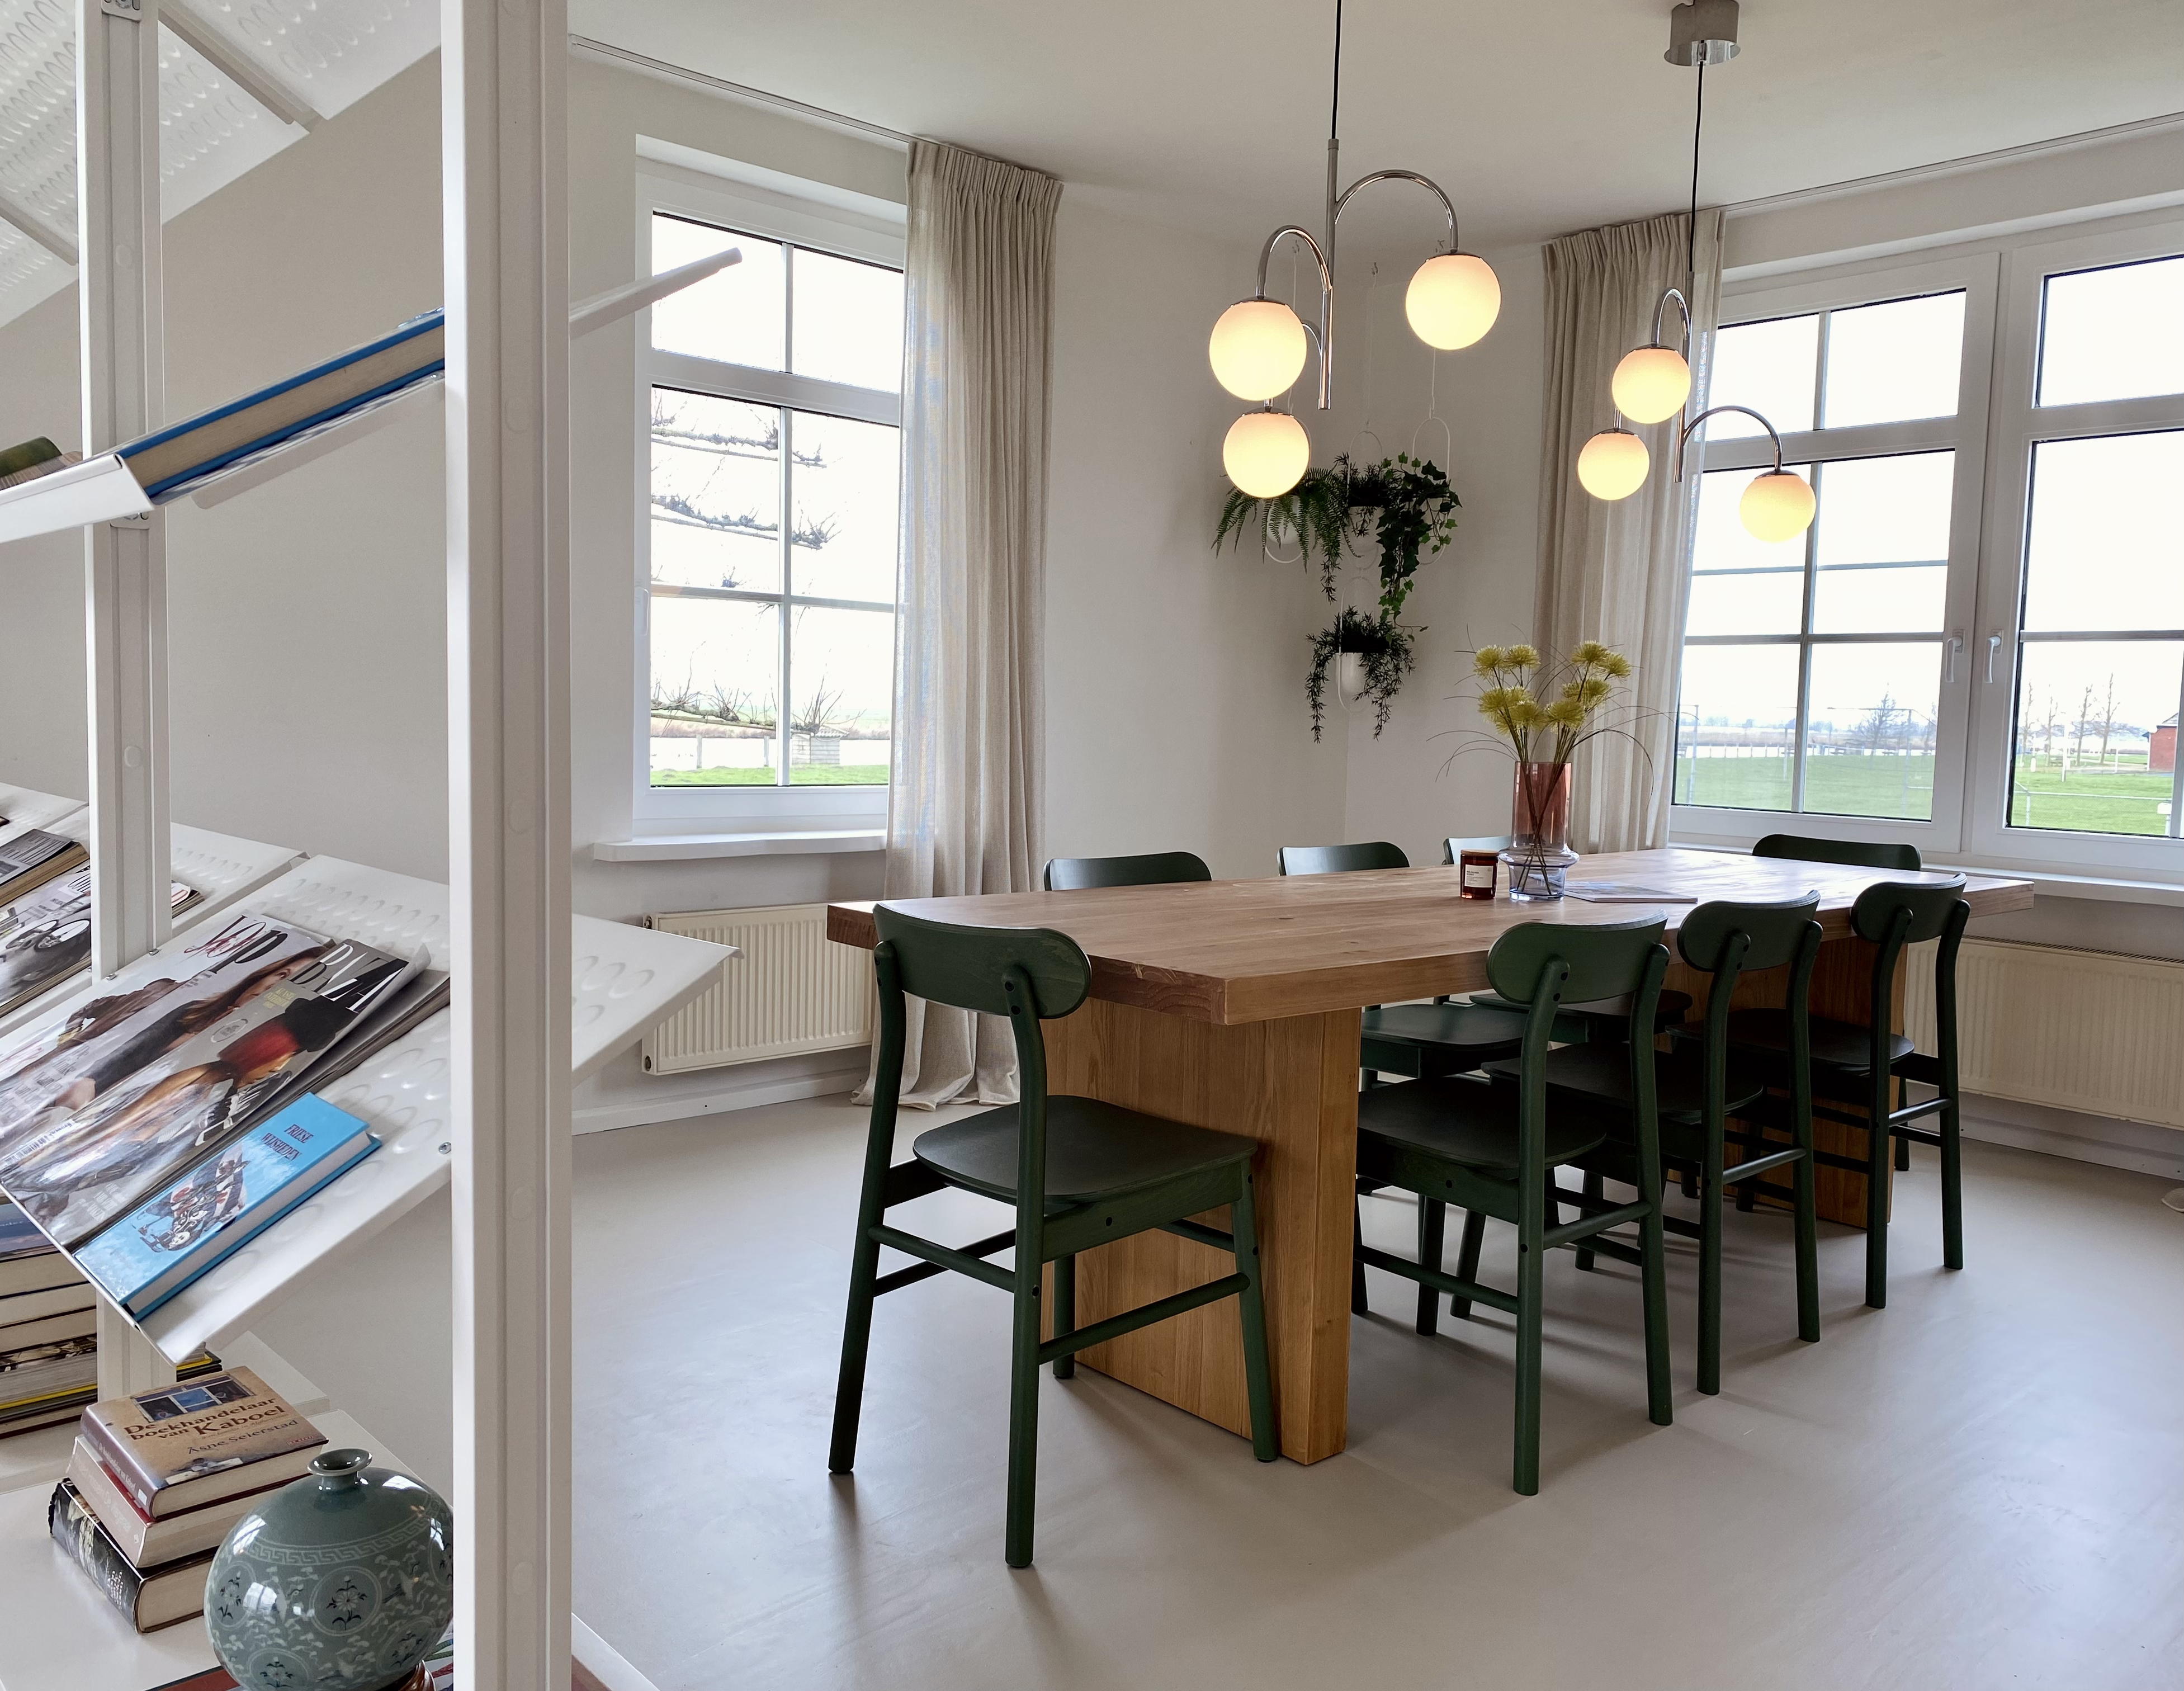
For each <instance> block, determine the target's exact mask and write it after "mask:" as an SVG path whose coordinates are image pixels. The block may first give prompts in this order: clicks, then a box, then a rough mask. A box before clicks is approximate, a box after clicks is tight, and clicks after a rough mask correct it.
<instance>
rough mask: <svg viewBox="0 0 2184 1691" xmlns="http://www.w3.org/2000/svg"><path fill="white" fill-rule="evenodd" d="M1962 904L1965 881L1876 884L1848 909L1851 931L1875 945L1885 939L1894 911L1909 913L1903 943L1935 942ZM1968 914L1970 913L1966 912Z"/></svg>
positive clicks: (1960, 877) (1894, 914)
mask: <svg viewBox="0 0 2184 1691" xmlns="http://www.w3.org/2000/svg"><path fill="white" fill-rule="evenodd" d="M1963 903H1964V877H1963V876H1962V875H1952V876H1950V877H1949V879H1947V880H1945V881H1927V882H1911V881H1878V882H1875V884H1874V885H1871V886H1869V887H1868V888H1866V890H1864V892H1862V893H1860V894H1858V902H1857V903H1856V904H1853V906H1852V907H1851V911H1850V925H1851V930H1852V931H1853V933H1855V934H1856V935H1858V938H1859V939H1861V940H1872V941H1874V942H1875V943H1876V944H1878V943H1879V942H1880V941H1881V940H1885V939H1886V938H1887V936H1888V930H1889V928H1890V926H1891V925H1892V923H1893V921H1894V918H1895V916H1896V912H1897V911H1899V910H1902V911H1904V912H1907V913H1908V920H1907V921H1906V923H1905V925H1904V929H1903V943H1904V944H1906V945H1916V944H1918V943H1919V940H1938V939H1940V938H1941V937H1942V935H1943V934H1944V933H1945V932H1946V931H1947V929H1948V927H1949V918H1950V917H1951V916H1952V915H1953V913H1954V912H1955V911H1956V909H1957V907H1958V906H1959V905H1961V904H1963ZM1966 913H1967V914H1969V913H1970V912H1969V910H1967V912H1966Z"/></svg>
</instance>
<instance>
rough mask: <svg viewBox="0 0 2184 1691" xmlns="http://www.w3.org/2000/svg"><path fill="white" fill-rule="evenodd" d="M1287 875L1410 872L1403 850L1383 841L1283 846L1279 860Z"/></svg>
mask: <svg viewBox="0 0 2184 1691" xmlns="http://www.w3.org/2000/svg"><path fill="white" fill-rule="evenodd" d="M1276 861H1277V862H1279V865H1280V868H1281V872H1282V873H1284V874H1285V875H1340V874H1347V873H1349V872H1350V871H1351V870H1352V869H1407V868H1410V866H1411V860H1410V859H1409V858H1408V857H1405V856H1404V855H1403V848H1402V847H1401V846H1400V845H1390V844H1389V843H1388V842H1387V841H1386V840H1368V841H1367V842H1366V843H1364V844H1363V845H1284V846H1283V847H1282V849H1281V855H1280V856H1279V858H1278V859H1277V860H1276Z"/></svg>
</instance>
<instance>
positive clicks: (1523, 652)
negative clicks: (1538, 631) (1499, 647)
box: [1502, 645, 1540, 669]
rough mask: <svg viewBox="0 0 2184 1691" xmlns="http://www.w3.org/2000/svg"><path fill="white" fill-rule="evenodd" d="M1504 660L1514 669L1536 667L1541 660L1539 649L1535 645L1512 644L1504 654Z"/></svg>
mask: <svg viewBox="0 0 2184 1691" xmlns="http://www.w3.org/2000/svg"><path fill="white" fill-rule="evenodd" d="M1502 662H1504V663H1506V664H1507V665H1508V666H1509V667H1510V668H1512V669H1535V668H1537V667H1539V662H1540V653H1539V649H1538V648H1537V647H1535V646H1526V645H1515V646H1512V647H1510V648H1509V650H1507V651H1506V652H1504V653H1502Z"/></svg>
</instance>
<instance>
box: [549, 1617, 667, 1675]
mask: <svg viewBox="0 0 2184 1691" xmlns="http://www.w3.org/2000/svg"><path fill="white" fill-rule="evenodd" d="M569 1654H570V1655H573V1656H574V1657H576V1659H577V1660H578V1661H580V1662H582V1664H583V1665H584V1668H585V1671H587V1672H588V1673H589V1674H590V1675H591V1676H592V1677H593V1678H594V1679H596V1680H598V1681H599V1683H600V1684H602V1685H604V1686H605V1687H606V1688H607V1691H657V1688H655V1686H654V1684H653V1683H652V1682H651V1681H650V1680H649V1679H647V1678H646V1677H644V1676H643V1674H642V1673H639V1672H638V1671H637V1670H636V1669H635V1668H633V1667H632V1666H630V1665H629V1663H628V1661H627V1660H626V1659H625V1658H624V1657H623V1655H622V1654H621V1652H620V1651H619V1650H617V1649H615V1647H614V1646H613V1645H612V1644H609V1643H608V1642H607V1641H606V1640H605V1639H604V1638H601V1637H600V1636H599V1634H598V1633H597V1632H593V1630H592V1629H591V1628H590V1627H587V1626H586V1625H585V1624H584V1623H583V1621H581V1620H579V1619H578V1618H577V1616H574V1615H571V1616H570V1617H569Z"/></svg>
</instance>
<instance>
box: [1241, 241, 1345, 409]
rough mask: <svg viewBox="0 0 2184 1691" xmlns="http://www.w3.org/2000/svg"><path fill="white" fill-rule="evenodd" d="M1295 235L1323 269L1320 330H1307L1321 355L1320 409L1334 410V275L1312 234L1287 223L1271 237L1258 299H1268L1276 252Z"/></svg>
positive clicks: (1308, 326)
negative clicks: (1331, 360) (1330, 349)
mask: <svg viewBox="0 0 2184 1691" xmlns="http://www.w3.org/2000/svg"><path fill="white" fill-rule="evenodd" d="M1291 235H1294V236H1295V237H1297V239H1298V240H1300V241H1301V242H1303V243H1305V245H1306V246H1307V247H1309V248H1311V249H1312V262H1313V263H1314V264H1316V265H1318V266H1319V328H1318V332H1316V333H1315V332H1314V331H1313V329H1312V325H1311V324H1309V323H1307V324H1305V325H1304V332H1305V333H1306V334H1307V335H1309V336H1311V338H1312V350H1313V351H1314V352H1316V353H1318V354H1319V409H1320V410H1323V411H1324V410H1329V409H1331V408H1332V407H1333V405H1334V370H1333V369H1332V368H1331V366H1330V365H1329V360H1328V355H1327V349H1328V345H1329V343H1330V342H1331V341H1332V340H1333V339H1334V271H1332V270H1331V269H1329V265H1328V261H1327V254H1326V253H1325V252H1324V251H1323V250H1322V248H1321V247H1320V244H1319V243H1318V241H1317V240H1315V239H1313V238H1312V231H1311V230H1309V229H1306V228H1303V227H1301V226H1299V225H1297V224H1295V223H1287V224H1284V225H1283V226H1282V227H1280V228H1279V229H1277V230H1275V231H1274V232H1273V234H1271V235H1269V236H1268V237H1267V243H1266V245H1264V246H1263V247H1262V248H1259V291H1258V293H1256V294H1255V295H1253V296H1252V297H1253V298H1254V299H1265V298H1266V297H1267V266H1268V265H1269V264H1271V263H1272V262H1273V257H1274V248H1276V247H1278V246H1279V245H1280V244H1281V243H1282V242H1283V241H1284V240H1285V239H1287V238H1288V237H1290V236H1291Z"/></svg>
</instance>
